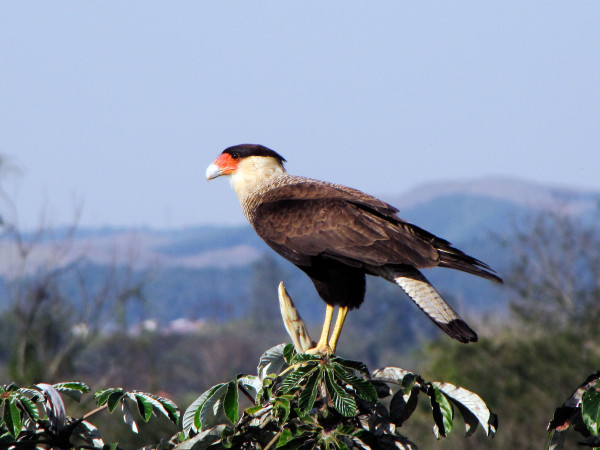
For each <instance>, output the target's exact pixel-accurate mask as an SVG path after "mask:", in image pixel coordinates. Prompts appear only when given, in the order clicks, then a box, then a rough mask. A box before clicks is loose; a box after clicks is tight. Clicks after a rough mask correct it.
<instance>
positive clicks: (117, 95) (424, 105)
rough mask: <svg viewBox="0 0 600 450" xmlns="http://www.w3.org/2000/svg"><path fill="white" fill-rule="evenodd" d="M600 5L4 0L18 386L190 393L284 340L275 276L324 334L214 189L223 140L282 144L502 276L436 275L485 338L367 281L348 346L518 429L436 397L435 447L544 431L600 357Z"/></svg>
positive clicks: (4, 234) (314, 313)
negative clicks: (477, 401)
mask: <svg viewBox="0 0 600 450" xmlns="http://www.w3.org/2000/svg"><path fill="white" fill-rule="evenodd" d="M599 13H600V6H599V5H598V4H596V3H592V2H588V3H580V4H578V5H577V7H574V6H573V5H567V4H565V3H560V2H550V3H549V2H541V1H540V2H537V1H536V2H527V3H526V4H524V3H522V2H516V1H507V2H496V3H491V4H490V3H488V4H482V3H480V2H474V1H468V2H461V3H459V4H454V5H452V4H448V3H445V2H440V1H434V2H429V3H427V4H426V5H424V4H409V3H397V2H378V3H377V4H366V3H362V2H343V3H342V2H338V1H335V2H327V3H326V4H322V3H316V2H303V3H302V4H300V3H291V2H285V3H281V2H261V3H254V2H250V3H249V2H240V1H232V2H219V3H215V2H177V3H169V4H165V3H159V2H155V1H145V2H139V1H132V2H126V3H125V2H99V1H88V2H80V3H68V4H65V3H61V4H51V3H47V2H27V3H23V2H17V1H7V2H3V3H2V4H1V5H0V64H1V66H2V70H1V71H0V81H1V82H0V218H1V219H2V228H1V236H0V311H1V314H0V383H2V384H4V383H10V382H11V381H16V382H18V383H20V384H23V385H24V384H31V383H36V382H42V381H43V382H57V381H65V380H70V379H81V380H83V381H85V382H87V383H88V384H90V385H91V387H92V388H99V387H103V386H117V385H118V386H123V387H126V388H129V389H140V390H146V391H151V392H155V393H159V394H162V395H165V396H168V397H169V398H172V399H173V400H175V401H176V402H177V403H178V405H179V406H180V407H181V408H183V409H185V407H186V406H187V404H189V403H190V402H191V401H192V400H194V399H195V398H196V397H197V396H198V395H199V393H201V392H202V391H203V390H204V389H206V388H207V387H210V386H212V385H214V384H215V383H217V382H221V381H224V380H228V379H230V378H232V377H233V376H234V375H235V374H237V373H241V372H244V373H250V374H252V373H254V372H255V370H256V364H257V362H258V358H259V356H260V355H261V354H262V352H263V351H264V350H266V349H267V348H269V347H270V346H272V345H275V344H278V343H280V342H285V341H288V337H287V335H286V334H285V331H284V328H283V324H282V323H281V320H280V319H279V312H278V308H277V305H278V303H277V297H276V288H277V284H278V282H279V281H280V280H284V281H285V283H286V286H287V287H288V289H289V291H290V294H291V295H292V298H294V300H295V302H296V304H297V306H298V307H299V309H300V312H301V314H303V316H304V318H305V319H306V321H307V322H308V323H309V324H311V330H314V331H313V334H314V336H316V335H317V334H318V330H319V328H320V325H321V320H322V315H323V312H324V305H323V303H322V302H321V300H319V298H318V297H317V295H316V293H315V292H314V288H313V287H312V285H311V284H310V281H309V280H308V279H307V278H306V277H305V276H304V275H303V274H301V273H300V272H299V271H298V270H297V269H296V268H294V267H293V266H292V265H291V264H289V263H287V262H285V261H283V260H282V259H280V258H279V257H278V256H277V255H275V254H274V253H272V252H271V251H270V250H269V249H268V248H267V247H266V246H265V245H264V244H263V243H262V242H261V241H260V239H259V238H257V237H256V236H255V234H254V232H253V231H252V230H251V229H250V227H249V226H248V225H247V224H246V223H245V219H244V218H243V216H242V213H241V211H240V207H239V204H238V202H237V199H236V198H235V195H234V193H233V192H232V190H231V189H230V187H229V186H228V183H227V182H226V181H224V180H222V179H217V180H215V181H213V182H211V183H210V184H208V183H206V181H205V180H204V171H205V169H206V167H207V166H208V164H210V163H211V162H212V161H213V160H214V159H215V158H216V156H217V155H218V154H219V153H220V152H221V151H222V150H223V149H224V148H225V147H228V146H230V145H235V144H239V143H243V142H251V143H260V144H263V145H266V146H268V147H270V148H272V149H274V150H276V151H278V152H279V153H281V154H282V155H283V156H284V157H285V158H286V159H287V160H288V163H287V168H288V170H289V171H290V172H292V173H295V174H299V175H305V176H310V177H313V178H319V179H325V180H327V181H333V182H337V183H342V184H346V185H350V186H352V187H355V188H358V189H361V190H364V191H367V192H369V193H371V194H374V195H377V196H380V197H381V198H383V199H385V200H386V201H388V202H390V203H392V204H394V205H395V206H397V207H398V208H400V210H401V213H400V215H401V217H403V218H405V219H406V220H408V221H410V222H413V223H415V224H417V225H419V226H421V227H423V228H425V229H427V230H429V231H431V232H433V233H435V234H437V235H439V236H440V237H443V238H445V239H448V240H450V241H452V242H453V244H455V245H456V246H457V247H458V248H460V249H462V250H464V251H466V252H467V253H469V254H471V255H473V256H475V257H477V258H479V259H482V260H484V261H485V262H487V263H488V264H490V265H491V266H492V267H493V268H494V269H495V270H497V272H498V273H499V275H500V276H502V277H503V278H504V279H505V284H504V286H502V287H498V286H492V285H491V284H490V283H489V282H486V281H485V280H479V279H475V278H474V277H471V276H468V275H465V274H461V273H455V272H450V271H444V270H432V271H429V272H428V273H427V276H428V277H429V278H430V279H431V280H432V281H433V282H434V283H435V284H436V286H437V287H438V288H439V290H440V291H441V292H442V294H443V295H444V296H445V297H446V298H447V299H448V300H449V302H450V303H451V304H452V305H453V306H454V307H455V308H456V309H457V310H458V311H459V312H460V313H461V314H462V315H463V317H464V318H465V319H466V320H467V321H468V322H469V323H470V324H471V326H472V327H473V328H475V329H476V330H477V331H478V333H479V335H480V342H479V343H477V344H472V345H467V346H465V345H461V344H459V343H456V342H453V341H451V340H450V339H449V338H447V337H446V336H444V335H440V334H439V333H438V330H437V329H436V327H435V326H434V325H433V324H431V323H430V322H429V321H428V319H427V318H426V317H425V316H423V314H422V313H421V312H420V311H419V310H418V309H417V308H416V307H415V306H414V305H413V304H412V303H411V302H410V300H409V299H408V298H407V297H405V296H404V295H403V294H401V293H400V291H399V289H398V288H397V287H395V286H393V285H391V284H389V283H386V282H383V281H381V280H369V284H368V290H367V300H366V302H365V304H364V306H363V307H362V308H361V309H360V310H359V311H358V312H353V313H351V314H350V316H349V319H348V325H347V327H346V328H345V329H344V333H343V334H342V338H341V344H340V347H339V353H340V354H341V355H343V356H346V357H349V358H353V359H359V360H362V361H365V362H366V363H367V364H368V365H369V367H370V368H371V369H376V368H378V367H383V366H399V367H402V368H404V369H408V370H413V371H415V372H419V373H421V374H422V375H423V376H426V377H427V378H428V379H432V380H443V381H448V382H452V383H456V384H460V385H461V386H464V387H465V388H467V389H471V390H473V391H475V392H477V393H478V394H480V395H481V396H482V397H483V399H484V400H485V401H486V402H487V403H488V405H489V406H490V407H491V408H492V409H493V410H494V411H495V412H497V413H498V415H499V418H500V429H499V432H498V434H497V436H496V438H495V439H494V440H492V441H490V440H488V439H485V438H484V437H483V433H481V432H478V433H476V434H475V435H474V436H472V437H470V438H468V439H464V437H463V436H462V435H461V433H460V431H456V432H455V434H454V435H453V436H452V437H451V438H450V439H448V440H444V441H440V442H438V441H436V440H435V438H434V437H433V433H432V432H431V429H430V424H429V422H428V421H426V414H421V415H420V416H421V417H422V418H423V421H422V423H421V422H420V421H419V418H418V414H417V415H416V416H415V417H414V418H411V421H409V423H408V424H407V425H406V427H407V428H406V429H403V430H402V432H403V433H405V434H406V435H407V436H408V437H409V438H411V439H412V440H413V441H415V442H417V443H418V444H419V446H420V448H426V449H427V448H457V449H458V448H523V449H527V448H539V447H540V446H541V445H543V444H542V443H543V442H544V439H545V436H546V431H545V428H546V425H547V422H548V421H549V420H550V418H551V417H552V413H553V411H554V408H556V407H557V406H559V405H560V404H561V403H562V402H563V401H564V400H565V399H566V398H567V397H568V396H569V395H570V394H571V393H572V391H573V390H574V389H575V388H576V387H577V386H578V385H579V383H581V382H582V381H583V380H584V379H585V378H586V377H587V375H589V374H590V373H591V372H593V371H595V370H597V369H598V367H599V365H600V351H599V350H598V348H599V347H598V345H597V344H598V323H599V320H600V301H599V296H600V282H599V281H598V280H600V256H599V255H600V253H599V252H598V251H597V250H598V248H600V245H599V244H600V228H599V225H598V224H599V222H598V218H599V217H600V210H599V202H600V177H598V167H600V151H599V150H600V149H599V143H600V127H598V117H600V48H599V47H600V28H599V27H598V26H597V17H598V14H599ZM113 428H114V433H115V435H119V433H121V430H120V429H119V428H118V426H116V425H115V426H114V427H113ZM154 430H155V431H156V435H157V437H158V438H157V439H159V435H160V434H161V433H163V434H162V435H165V436H166V435H169V433H171V434H172V432H173V430H169V429H162V428H161V427H160V426H159V427H154ZM118 439H119V441H120V443H121V445H130V446H131V447H132V448H134V447H138V446H141V445H145V444H147V443H145V442H138V441H134V440H132V441H131V442H128V441H126V440H124V439H128V438H123V437H120V435H119V438H118ZM157 441H158V440H157Z"/></svg>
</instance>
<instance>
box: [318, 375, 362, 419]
mask: <svg viewBox="0 0 600 450" xmlns="http://www.w3.org/2000/svg"><path fill="white" fill-rule="evenodd" d="M325 372H326V373H325V385H326V386H327V392H328V393H329V396H330V397H331V401H332V403H333V407H334V408H335V410H336V411H337V412H339V413H340V414H341V415H342V416H346V417H352V416H354V415H356V401H355V400H354V398H352V395H350V394H349V393H348V392H346V390H345V389H343V388H342V387H341V386H340V385H338V384H337V383H336V381H335V376H334V374H333V370H331V369H327V370H326V371H325Z"/></svg>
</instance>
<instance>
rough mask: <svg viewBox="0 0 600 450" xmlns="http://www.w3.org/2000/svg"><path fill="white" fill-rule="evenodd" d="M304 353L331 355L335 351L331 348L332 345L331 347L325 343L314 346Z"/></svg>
mask: <svg viewBox="0 0 600 450" xmlns="http://www.w3.org/2000/svg"><path fill="white" fill-rule="evenodd" d="M304 353H308V354H309V355H317V354H321V355H331V354H332V353H333V350H331V347H329V345H323V346H318V347H314V348H309V349H308V350H306V351H305V352H304Z"/></svg>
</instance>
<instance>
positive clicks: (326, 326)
mask: <svg viewBox="0 0 600 450" xmlns="http://www.w3.org/2000/svg"><path fill="white" fill-rule="evenodd" d="M332 319H333V306H331V305H327V309H325V321H324V322H323V331H321V337H320V338H319V342H318V343H317V346H316V347H315V348H311V349H310V350H307V352H306V353H327V352H329V347H328V346H327V338H329V330H330V329H331V320H332Z"/></svg>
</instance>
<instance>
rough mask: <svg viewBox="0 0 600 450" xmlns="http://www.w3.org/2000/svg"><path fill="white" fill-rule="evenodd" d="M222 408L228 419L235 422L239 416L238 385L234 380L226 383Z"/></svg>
mask: <svg viewBox="0 0 600 450" xmlns="http://www.w3.org/2000/svg"><path fill="white" fill-rule="evenodd" d="M223 409H224V411H225V415H226V416H227V418H228V419H229V421H230V422H231V423H232V424H235V423H236V422H237V421H238V418H239V409H238V385H237V382H236V381H231V382H229V383H228V385H227V392H226V393H225V398H224V400H223Z"/></svg>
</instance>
